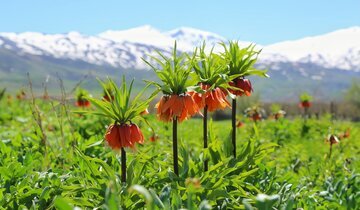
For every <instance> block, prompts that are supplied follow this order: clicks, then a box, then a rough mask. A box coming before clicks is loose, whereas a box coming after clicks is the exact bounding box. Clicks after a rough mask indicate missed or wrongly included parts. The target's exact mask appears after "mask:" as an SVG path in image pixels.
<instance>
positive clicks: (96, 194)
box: [0, 97, 360, 209]
mask: <svg viewBox="0 0 360 210" xmlns="http://www.w3.org/2000/svg"><path fill="white" fill-rule="evenodd" d="M51 103H52V104H53V106H51ZM36 105H37V106H38V110H39V113H40V118H38V117H37V115H36V109H35V108H34V106H33V105H31V103H30V101H16V100H13V101H12V102H10V103H8V102H7V100H6V97H5V98H4V99H3V100H2V101H0V140H1V141H0V155H1V158H0V206H1V207H0V209H49V208H50V209H51V208H56V209H72V208H73V207H75V206H78V207H81V208H83V209H92V208H99V209H141V208H144V207H145V208H147V209H179V208H187V209H253V208H254V207H257V208H258V209H272V208H276V209H296V208H304V209H358V208H359V207H360V194H359V192H360V181H359V168H360V161H359V152H360V149H359V147H360V141H358V140H359V139H358V136H359V135H360V125H359V124H358V123H352V122H347V121H333V122H332V121H331V120H330V118H329V117H328V116H323V117H322V118H321V119H320V120H316V119H310V120H308V121H307V123H306V124H305V123H304V121H303V120H302V119H300V118H296V119H294V120H288V119H282V120H279V121H273V120H264V121H261V122H259V123H257V124H254V123H253V122H251V121H249V120H247V119H245V126H244V127H241V128H238V132H237V145H238V148H237V151H238V157H237V158H236V159H234V158H232V157H231V145H230V144H229V142H230V131H231V128H230V127H231V126H230V121H227V120H225V121H212V122H210V123H209V126H210V129H209V130H210V138H209V141H210V144H209V149H208V150H206V151H204V150H203V149H202V119H200V118H197V119H191V120H188V121H185V122H183V123H181V124H180V125H179V132H178V133H179V141H180V142H179V145H180V146H179V160H180V176H179V177H176V175H175V174H174V173H173V172H172V170H173V169H172V145H171V143H172V141H171V124H167V123H162V122H159V121H157V120H156V118H155V116H153V115H148V116H147V118H148V120H149V122H150V124H151V125H152V127H153V128H154V129H155V131H156V134H157V135H158V136H159V138H158V140H156V142H150V141H148V140H147V141H145V143H144V145H138V146H137V149H136V151H132V150H128V149H127V154H128V159H127V166H128V171H127V178H128V179H127V183H126V184H122V183H121V182H120V174H121V173H120V168H121V167H120V158H119V154H117V153H115V152H114V151H112V150H111V149H110V148H108V147H107V146H106V145H105V143H104V142H102V139H103V136H104V133H105V131H106V126H107V125H109V123H110V122H109V121H108V120H106V119H101V118H99V117H96V116H86V115H85V116H83V115H78V114H74V113H73V112H71V111H73V110H76V109H77V108H75V107H73V106H72V105H71V104H69V105H68V106H65V107H64V106H62V105H61V104H60V103H59V102H57V101H41V100H37V101H36ZM34 110H35V112H34V113H35V115H33V114H32V113H33V111H34ZM36 120H38V121H36ZM39 120H41V126H39V125H40V121H39ZM140 126H141V129H142V131H143V133H144V135H145V137H146V139H149V138H150V136H151V131H150V129H149V128H148V127H147V125H146V124H144V123H142V124H140ZM347 128H350V129H351V135H350V138H347V139H344V140H343V141H341V142H340V143H339V144H336V145H334V147H333V153H332V156H331V157H330V158H329V156H328V154H329V144H327V143H325V139H326V137H327V136H328V134H338V133H340V132H343V131H345V130H346V129H347ZM44 141H45V142H46V146H45V145H44V144H43V143H42V142H44ZM204 157H208V158H209V159H210V162H209V165H210V168H209V171H208V172H206V173H204V172H203V159H204ZM259 194H260V195H259ZM261 194H266V195H268V196H264V195H261Z"/></svg>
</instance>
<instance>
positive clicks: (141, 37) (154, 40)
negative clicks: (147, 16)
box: [99, 25, 174, 48]
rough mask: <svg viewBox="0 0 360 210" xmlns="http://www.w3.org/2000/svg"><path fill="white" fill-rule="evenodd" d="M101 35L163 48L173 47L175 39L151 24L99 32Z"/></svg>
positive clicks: (114, 39) (106, 37)
mask: <svg viewBox="0 0 360 210" xmlns="http://www.w3.org/2000/svg"><path fill="white" fill-rule="evenodd" d="M99 37H101V38H104V39H108V40H112V41H114V42H120V43H121V42H133V43H138V44H146V45H153V46H157V47H163V48H171V46H173V45H174V40H173V39H172V38H170V37H168V36H166V35H164V34H162V33H161V32H160V31H159V30H157V29H155V28H153V27H151V26H149V25H145V26H140V27H137V28H131V29H128V30H123V31H113V30H109V31H105V32H103V33H100V34H99Z"/></svg>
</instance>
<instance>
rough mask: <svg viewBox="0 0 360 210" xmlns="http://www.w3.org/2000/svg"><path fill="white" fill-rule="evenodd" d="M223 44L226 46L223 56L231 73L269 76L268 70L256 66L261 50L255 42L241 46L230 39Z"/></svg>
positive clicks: (243, 75) (242, 75)
mask: <svg viewBox="0 0 360 210" xmlns="http://www.w3.org/2000/svg"><path fill="white" fill-rule="evenodd" d="M221 45H222V46H223V47H224V53H222V57H223V58H224V60H225V63H226V65H227V68H228V70H229V75H237V76H238V77H245V76H250V75H258V76H262V77H268V75H267V74H266V72H267V71H266V70H259V69H256V68H255V67H254V65H255V63H256V61H257V57H258V55H259V54H260V51H256V50H255V45H254V44H250V45H249V46H248V47H245V48H241V47H240V45H239V42H237V41H229V44H228V45H226V43H221Z"/></svg>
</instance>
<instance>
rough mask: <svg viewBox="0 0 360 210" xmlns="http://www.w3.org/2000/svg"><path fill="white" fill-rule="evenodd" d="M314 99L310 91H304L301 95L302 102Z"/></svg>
mask: <svg viewBox="0 0 360 210" xmlns="http://www.w3.org/2000/svg"><path fill="white" fill-rule="evenodd" d="M312 100H313V97H312V96H311V95H310V94H309V93H306V92H304V93H302V94H301V95H300V101H301V102H310V101H312Z"/></svg>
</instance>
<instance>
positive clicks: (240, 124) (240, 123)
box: [236, 121, 245, 128]
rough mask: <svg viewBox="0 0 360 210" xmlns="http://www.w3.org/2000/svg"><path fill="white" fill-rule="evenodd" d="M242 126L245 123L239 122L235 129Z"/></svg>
mask: <svg viewBox="0 0 360 210" xmlns="http://www.w3.org/2000/svg"><path fill="white" fill-rule="evenodd" d="M244 125H245V123H243V122H241V121H239V122H238V123H237V124H236V127H238V128H241V127H243V126H244Z"/></svg>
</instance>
